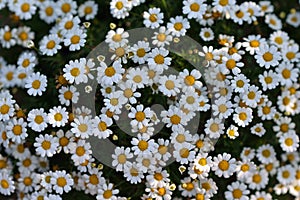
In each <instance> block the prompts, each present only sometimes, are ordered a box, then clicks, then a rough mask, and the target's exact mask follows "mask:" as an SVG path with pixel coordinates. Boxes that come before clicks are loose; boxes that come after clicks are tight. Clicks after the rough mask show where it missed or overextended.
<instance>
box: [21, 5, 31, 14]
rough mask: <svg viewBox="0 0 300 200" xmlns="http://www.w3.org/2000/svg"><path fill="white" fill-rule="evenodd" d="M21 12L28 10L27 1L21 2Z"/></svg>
mask: <svg viewBox="0 0 300 200" xmlns="http://www.w3.org/2000/svg"><path fill="white" fill-rule="evenodd" d="M21 10H22V12H28V11H29V10H30V4H29V3H23V4H22V6H21Z"/></svg>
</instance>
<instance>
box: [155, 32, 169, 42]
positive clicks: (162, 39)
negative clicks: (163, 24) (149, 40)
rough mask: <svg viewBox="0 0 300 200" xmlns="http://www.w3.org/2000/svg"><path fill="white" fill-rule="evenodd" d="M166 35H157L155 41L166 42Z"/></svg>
mask: <svg viewBox="0 0 300 200" xmlns="http://www.w3.org/2000/svg"><path fill="white" fill-rule="evenodd" d="M166 37H167V36H166V34H164V33H159V34H158V35H157V39H158V41H160V42H163V41H165V40H166Z"/></svg>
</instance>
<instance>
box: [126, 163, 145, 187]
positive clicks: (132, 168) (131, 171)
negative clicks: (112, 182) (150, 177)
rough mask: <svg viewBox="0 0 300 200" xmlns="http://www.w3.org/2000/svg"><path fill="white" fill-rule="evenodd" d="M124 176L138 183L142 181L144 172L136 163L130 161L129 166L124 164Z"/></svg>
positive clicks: (132, 182)
mask: <svg viewBox="0 0 300 200" xmlns="http://www.w3.org/2000/svg"><path fill="white" fill-rule="evenodd" d="M124 177H125V178H126V180H127V181H129V182H130V183H131V184H137V183H140V182H142V179H143V178H144V174H143V172H142V171H141V170H140V169H139V168H138V167H137V165H136V163H130V164H129V165H128V166H127V165H125V166H124Z"/></svg>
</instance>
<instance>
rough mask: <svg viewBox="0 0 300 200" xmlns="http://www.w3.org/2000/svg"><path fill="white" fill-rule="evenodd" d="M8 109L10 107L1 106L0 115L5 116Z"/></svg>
mask: <svg viewBox="0 0 300 200" xmlns="http://www.w3.org/2000/svg"><path fill="white" fill-rule="evenodd" d="M9 108H10V107H9V106H8V105H7V104H3V105H2V106H1V107H0V113H1V114H2V115H5V114H7V113H8V111H9Z"/></svg>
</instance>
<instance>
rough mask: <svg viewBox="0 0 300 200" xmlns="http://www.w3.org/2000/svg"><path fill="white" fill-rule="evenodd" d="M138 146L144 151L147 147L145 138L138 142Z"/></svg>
mask: <svg viewBox="0 0 300 200" xmlns="http://www.w3.org/2000/svg"><path fill="white" fill-rule="evenodd" d="M138 147H139V149H140V150H141V151H145V150H146V149H148V142H147V141H145V140H141V141H139V143H138Z"/></svg>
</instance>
